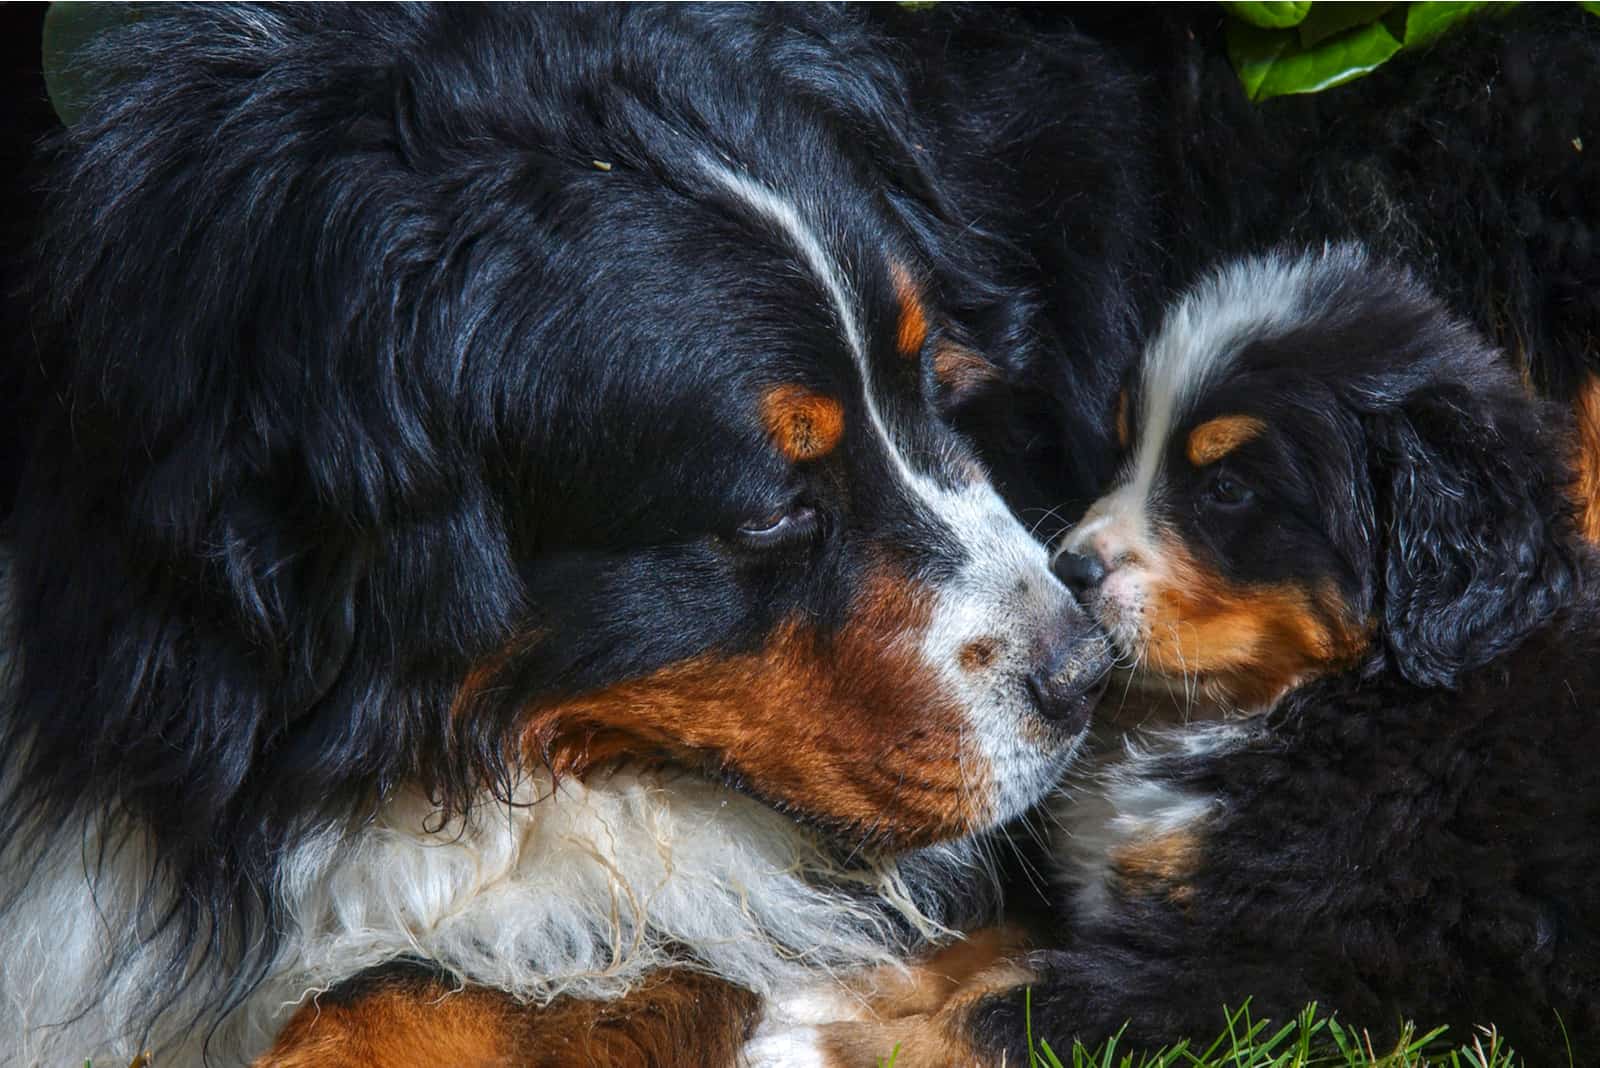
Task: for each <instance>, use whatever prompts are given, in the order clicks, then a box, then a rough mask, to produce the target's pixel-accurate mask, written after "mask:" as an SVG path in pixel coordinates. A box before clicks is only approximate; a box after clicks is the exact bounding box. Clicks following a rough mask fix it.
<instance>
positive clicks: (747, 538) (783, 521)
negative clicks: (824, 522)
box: [737, 502, 817, 549]
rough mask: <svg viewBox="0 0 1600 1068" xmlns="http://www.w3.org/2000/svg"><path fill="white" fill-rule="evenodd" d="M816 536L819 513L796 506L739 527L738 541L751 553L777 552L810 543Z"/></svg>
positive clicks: (800, 505) (807, 507) (806, 506)
mask: <svg viewBox="0 0 1600 1068" xmlns="http://www.w3.org/2000/svg"><path fill="white" fill-rule="evenodd" d="M816 532H817V510H816V509H815V508H812V507H810V506H809V505H804V504H800V503H798V502H796V503H795V504H791V505H789V506H788V507H786V508H780V509H779V510H778V511H776V512H773V513H772V514H771V515H767V516H763V517H762V518H760V519H757V520H755V521H753V522H750V523H743V524H740V526H739V529H738V531H737V540H738V542H739V544H740V545H743V546H744V547H746V548H748V549H776V548H780V547H783V546H787V545H794V544H796V543H798V542H802V541H807V540H810V538H811V537H812V536H813V535H815V534H816Z"/></svg>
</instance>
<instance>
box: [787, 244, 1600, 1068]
mask: <svg viewBox="0 0 1600 1068" xmlns="http://www.w3.org/2000/svg"><path fill="white" fill-rule="evenodd" d="M1127 396H1128V402H1127V405H1126V409H1125V421H1124V424H1123V425H1124V428H1125V431H1126V434H1127V438H1126V450H1125V455H1124V461H1123V465H1122V471H1121V474H1120V475H1119V477H1118V478H1117V479H1116V481H1115V484H1114V485H1113V487H1112V488H1111V489H1110V491H1109V492H1108V493H1107V494H1106V495H1105V496H1103V497H1102V498H1101V499H1100V500H1099V501H1098V502H1096V503H1095V504H1094V506H1093V507H1091V508H1090V509H1089V511H1088V513H1087V514H1086V515H1085V516H1084V518H1083V519H1082V521H1081V522H1080V523H1079V524H1078V525H1077V526H1076V527H1075V528H1074V529H1073V530H1072V531H1071V532H1070V533H1069V534H1068V536H1067V537H1066V538H1065V539H1064V541H1063V542H1062V544H1061V545H1060V546H1059V547H1058V552H1059V554H1060V555H1059V556H1058V561H1057V563H1058V568H1059V570H1060V571H1061V572H1062V574H1063V575H1064V576H1065V577H1066V578H1067V579H1068V580H1069V582H1070V583H1071V584H1072V585H1073V586H1074V588H1075V589H1076V591H1077V592H1078V593H1079V594H1080V596H1081V597H1082V598H1083V600H1084V602H1085V604H1086V605H1087V606H1088V607H1089V608H1090V609H1091V611H1092V612H1093V613H1094V614H1095V616H1096V617H1097V618H1098V620H1099V621H1100V622H1101V623H1102V625H1103V626H1104V627H1105V628H1106V630H1107V633H1108V634H1109V635H1110V637H1111V640H1112V642H1113V644H1114V646H1115V648H1116V651H1117V654H1118V658H1119V663H1120V664H1121V665H1122V666H1123V667H1124V668H1126V669H1127V672H1128V675H1129V678H1128V680H1127V685H1128V686H1130V687H1135V688H1136V687H1140V686H1145V685H1154V686H1156V687H1158V688H1163V689H1164V688H1166V687H1169V686H1178V687H1181V688H1184V689H1186V690H1187V691H1189V692H1190V693H1193V694H1198V695H1204V696H1205V697H1206V698H1208V699H1209V700H1210V701H1211V702H1213V703H1215V704H1219V705H1222V706H1224V707H1225V710H1226V711H1227V712H1228V713H1229V715H1227V716H1226V717H1224V718H1205V719H1197V720H1195V721H1194V722H1191V723H1189V724H1186V725H1182V726H1177V727H1170V728H1164V729H1161V730H1159V731H1153V732H1149V733H1147V734H1145V735H1144V736H1142V737H1141V736H1139V735H1133V736H1132V737H1131V738H1130V739H1129V740H1128V741H1127V743H1126V746H1125V747H1117V748H1116V749H1113V751H1111V752H1110V753H1109V754H1108V755H1106V756H1105V757H1104V758H1103V759H1102V760H1101V761H1100V762H1099V763H1098V765H1097V766H1096V767H1094V769H1093V770H1092V771H1090V772H1087V773H1085V774H1083V775H1080V776H1076V777H1074V778H1072V779H1070V780H1069V786H1068V787H1067V789H1066V790H1065V792H1064V794H1063V795H1062V798H1061V801H1060V803H1059V804H1058V805H1057V807H1056V809H1055V815H1056V816H1057V817H1058V819H1059V833H1058V835H1057V837H1056V842H1055V854H1056V859H1057V862H1058V865H1059V870H1058V872H1057V875H1058V882H1057V888H1058V895H1059V899H1058V906H1059V910H1060V914H1059V921H1060V923H1059V929H1058V933H1057V943H1056V947H1055V948H1052V949H1049V950H1045V951H1040V952H1037V953H1035V954H1033V955H1031V956H1026V957H1023V958H1020V959H1019V960H1018V961H1017V963H1015V964H1013V965H1010V966H1009V967H1007V968H1004V969H1000V970H994V971H990V972H989V973H987V974H985V975H980V976H978V977H976V978H975V979H974V980H973V981H971V982H970V983H969V984H968V985H967V986H966V987H965V988H964V989H963V990H961V991H958V992H957V993H956V995H955V996H953V997H951V998H950V999H949V1000H948V1002H946V1003H945V1005H944V1007H942V1008H940V1009H938V1010H937V1011H935V1012H932V1013H922V1014H906V1015H903V1016H900V1017H893V1016H885V1017H884V1018H882V1019H879V1020H877V1021H874V1022H868V1023H859V1024H854V1025H852V1024H835V1025H831V1026H824V1027H822V1028H819V1029H817V1030H816V1031H815V1032H814V1033H813V1036H812V1037H813V1040H814V1044H815V1048H816V1050H817V1051H818V1052H819V1054H820V1057H819V1059H820V1061H821V1063H824V1064H830V1065H833V1064H838V1065H857V1064H860V1065H867V1064H872V1063H874V1061H873V1057H874V1056H876V1057H879V1058H881V1057H883V1056H885V1055H886V1053H887V1051H888V1050H890V1049H892V1048H893V1047H894V1046H895V1045H896V1044H899V1045H900V1047H901V1054H900V1056H901V1058H902V1060H903V1061H904V1062H905V1063H909V1064H918V1065H957V1064H960V1065H966V1064H972V1063H981V1064H990V1063H994V1064H998V1063H1011V1064H1019V1063H1020V1064H1025V1063H1027V1058H1028V1050H1027V1048H1026V1041H1027V1038H1026V1036H1027V1035H1028V1033H1029V1027H1030V1025H1029V1023H1028V1021H1027V1019H1026V1017H1027V1016H1028V1015H1030V1014H1031V1032H1032V1033H1033V1034H1034V1035H1043V1036H1047V1037H1048V1038H1049V1039H1050V1041H1051V1042H1053V1043H1055V1044H1056V1048H1058V1049H1059V1048H1062V1046H1063V1045H1064V1044H1067V1043H1070V1042H1071V1041H1072V1039H1073V1038H1078V1039H1082V1040H1083V1041H1085V1042H1086V1043H1089V1044H1090V1045H1094V1044H1098V1043H1100V1042H1102V1041H1104V1040H1106V1039H1107V1038H1109V1037H1111V1036H1112V1035H1115V1034H1118V1033H1121V1034H1122V1038H1121V1040H1120V1045H1122V1046H1123V1047H1124V1048H1139V1047H1154V1046H1158V1045H1167V1044H1170V1043H1175V1042H1177V1041H1179V1040H1182V1039H1186V1038H1188V1039H1194V1038H1203V1037H1206V1036H1208V1035H1211V1034H1215V1033H1216V1031H1217V1030H1218V1029H1219V1028H1220V1026H1221V1024H1222V1011H1223V1007H1224V1006H1231V1007H1233V1008H1240V1007H1242V1006H1244V1005H1245V1004H1246V1002H1248V1003H1249V1006H1250V1011H1251V1014H1252V1017H1253V1018H1257V1019H1259V1018H1262V1017H1267V1018H1271V1019H1273V1020H1276V1021H1278V1022H1285V1021H1287V1020H1289V1019H1291V1018H1293V1017H1294V1016H1295V1015H1296V1014H1297V1013H1298V1012H1299V1011H1300V1010H1301V1009H1302V1008H1303V1007H1304V1006H1305V1005H1306V1004H1308V1003H1310V1002H1315V1003H1316V1004H1317V1005H1318V1006H1319V1007H1320V1008H1322V1009H1323V1010H1327V1011H1335V1012H1337V1013H1338V1016H1339V1018H1340V1019H1341V1020H1342V1021H1343V1022H1344V1024H1346V1025H1348V1026H1353V1027H1354V1028H1357V1029H1359V1030H1360V1031H1366V1032H1369V1033H1370V1034H1371V1035H1372V1036H1374V1041H1383V1040H1384V1039H1385V1038H1392V1037H1393V1036H1394V1035H1395V1033H1396V1031H1397V1030H1398V1028H1399V1026H1400V1025H1401V1023H1402V1022H1403V1021H1406V1020H1417V1021H1427V1022H1429V1023H1446V1024H1449V1025H1450V1027H1451V1033H1452V1034H1453V1035H1455V1036H1458V1037H1461V1038H1464V1037H1465V1036H1466V1035H1468V1034H1470V1033H1471V1031H1472V1028H1473V1027H1474V1026H1475V1025H1487V1024H1490V1023H1492V1024H1494V1025H1495V1026H1497V1027H1498V1028H1499V1030H1500V1032H1501V1034H1502V1035H1503V1036H1505V1038H1506V1039H1507V1040H1508V1041H1509V1043H1510V1044H1511V1045H1512V1046H1513V1047H1514V1048H1515V1049H1516V1050H1517V1051H1518V1052H1519V1053H1520V1054H1521V1055H1522V1056H1523V1057H1524V1058H1525V1060H1526V1063H1528V1064H1529V1065H1540V1066H1543V1065H1556V1064H1567V1063H1569V1061H1568V1055H1569V1051H1573V1050H1582V1049H1585V1048H1590V1047H1592V1046H1593V1044H1594V1042H1595V1041H1596V1040H1597V1039H1600V1001H1597V999H1596V997H1595V992H1596V990H1600V926H1597V922H1596V917H1600V884H1597V882H1596V879H1595V873H1596V872H1597V871H1600V845H1597V844H1596V842H1595V838H1594V834H1593V830H1594V827H1595V826H1596V821H1597V820H1600V708H1597V696H1600V607H1597V605H1596V599H1595V598H1596V592H1595V586H1594V583H1593V579H1594V577H1595V576H1596V574H1600V572H1597V570H1596V563H1597V561H1596V558H1595V556H1594V551H1593V550H1592V548H1590V547H1589V546H1588V544H1587V543H1586V542H1584V541H1583V540H1582V539H1581V538H1580V537H1579V535H1578V534H1577V532H1576V530H1575V529H1574V522H1573V517H1572V505H1571V502H1570V499H1569V498H1568V496H1567V493H1566V488H1567V483H1568V477H1569V471H1568V463H1567V459H1568V457H1567V456H1566V452H1565V449H1564V438H1563V434H1564V431H1565V420H1564V419H1563V415H1562V409H1561V408H1560V407H1559V406H1556V405H1553V404H1550V403H1548V402H1543V401H1538V400H1535V399H1532V398H1531V397H1530V396H1529V394H1528V393H1527V391H1526V389H1525V387H1524V384H1523V383H1522V382H1521V380H1520V379H1519V376H1518V375H1517V373H1516V371H1515V370H1514V368H1513V366H1512V365H1511V363H1510V362H1509V361H1508V360H1506V359H1505V358H1504V357H1503V355H1502V354H1501V353H1500V352H1498V351H1497V350H1496V349H1494V348H1493V347H1492V346H1490V345H1489V344H1487V343H1486V342H1485V341H1484V340H1483V339H1482V337H1481V336H1480V335H1479V334H1477V333H1476V332H1475V331H1473V330H1472V329H1470V328H1469V327H1467V326H1466V325H1465V324H1464V323H1463V322H1462V321H1460V320H1459V319H1458V318H1456V317H1455V316H1454V315H1452V314H1450V313H1448V312H1446V311H1445V310H1444V308H1443V307H1442V306H1441V304H1440V303H1439V302H1438V301H1437V300H1436V299H1434V298H1433V297H1432V296H1431V295H1430V294H1429V293H1428V292H1427V290H1426V289H1425V288H1424V287H1422V286H1421V285H1419V284H1418V282H1417V281H1416V280H1415V278H1414V277H1413V276H1412V275H1410V274H1408V273H1405V272H1402V271H1399V270H1396V269H1393V268H1391V267H1388V266H1386V265H1384V264H1383V263H1381V262H1379V261H1377V260H1375V259H1373V258H1371V257H1370V256H1369V255H1368V254H1366V253H1365V252H1364V251H1363V250H1361V249H1360V248H1359V247H1357V246H1349V245H1346V246H1333V247H1330V248H1327V249H1325V250H1324V251H1323V252H1322V253H1320V254H1309V255H1298V256H1296V255H1290V254H1288V253H1284V252H1279V253H1275V254H1270V255H1266V256H1261V257H1256V258H1248V259H1243V260H1238V261H1233V262H1230V263H1229V264H1228V265H1227V266H1225V267H1223V268H1222V269H1221V270H1218V271H1216V272H1215V273H1213V274H1212V275H1210V276H1209V277H1208V278H1206V279H1205V280H1204V281H1202V282H1201V283H1200V284H1199V285H1197V286H1196V287H1195V288H1194V289H1193V290H1192V291H1191V292H1190V293H1188V294H1187V295H1186V296H1185V297H1184V298H1183V299H1182V300H1181V301H1179V302H1178V303H1177V304H1176V305H1175V306H1174V307H1173V308H1172V309H1171V310H1170V311H1169V313H1168V315H1167V316H1166V319H1165V321H1164V323H1163V325H1162V327H1161V328H1160V330H1159V331H1158V332H1157V333H1156V335H1155V336H1154V338H1153V339H1152V341H1151V343H1150V344H1149V346H1148V348H1147V349H1146V351H1145V354H1144V358H1143V360H1142V362H1141V364H1140V366H1139V368H1138V370H1137V372H1136V374H1135V376H1134V378H1133V380H1132V382H1131V384H1130V388H1129V391H1128V394H1127ZM1119 689H1120V686H1119V685H1114V686H1113V691H1112V695H1111V696H1110V697H1108V698H1107V701H1108V702H1114V701H1116V700H1117V699H1118V698H1117V693H1118V690H1119ZM997 986H1003V987H1004V989H1001V990H996V989H995V988H996V987H997ZM1124 1028H1125V1030H1124ZM791 1043H792V1044H793V1045H796V1046H799V1045H801V1043H800V1041H799V1040H798V1038H795V1037H794V1036H791ZM1573 1063H1575V1062H1573Z"/></svg>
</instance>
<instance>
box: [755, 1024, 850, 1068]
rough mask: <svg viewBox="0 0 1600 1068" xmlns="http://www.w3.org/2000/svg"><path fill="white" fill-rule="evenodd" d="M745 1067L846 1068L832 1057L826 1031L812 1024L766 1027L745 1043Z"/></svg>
mask: <svg viewBox="0 0 1600 1068" xmlns="http://www.w3.org/2000/svg"><path fill="white" fill-rule="evenodd" d="M741 1063H742V1065H743V1066H744V1068H845V1066H844V1065H842V1064H840V1062H839V1061H838V1060H836V1059H834V1058H833V1057H831V1056H830V1055H829V1054H828V1051H827V1049H826V1048H825V1045H824V1042H823V1032H822V1028H820V1027H815V1026H812V1025H809V1024H799V1025H796V1026H793V1027H787V1028H773V1029H770V1030H768V1029H767V1028H766V1027H765V1026H763V1028H762V1029H761V1030H760V1031H758V1032H757V1033H756V1036H755V1037H754V1038H752V1039H751V1040H750V1041H749V1042H747V1043H745V1047H744V1054H743V1060H742V1061H741Z"/></svg>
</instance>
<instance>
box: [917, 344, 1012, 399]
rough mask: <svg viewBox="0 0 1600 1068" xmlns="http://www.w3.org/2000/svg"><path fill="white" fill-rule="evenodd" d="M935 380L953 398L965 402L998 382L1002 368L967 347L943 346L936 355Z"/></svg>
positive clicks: (934, 362) (934, 358)
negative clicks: (969, 396) (972, 394)
mask: <svg viewBox="0 0 1600 1068" xmlns="http://www.w3.org/2000/svg"><path fill="white" fill-rule="evenodd" d="M933 377H934V380H935V381H937V382H938V383H939V385H941V386H943V387H944V388H945V389H946V390H948V391H949V393H950V395H951V396H952V397H954V398H956V399H963V398H965V397H966V396H967V395H968V394H970V393H975V392H977V391H978V390H979V389H981V388H983V387H984V386H986V385H988V384H989V383H990V382H993V381H995V380H996V379H998V378H999V377H1000V368H998V367H996V366H995V365H994V364H992V363H990V362H989V361H988V360H986V359H984V358H983V357H982V356H980V355H979V354H978V353H976V352H973V351H972V350H971V349H969V348H967V347H966V346H964V345H956V344H953V343H941V344H940V345H939V347H938V348H937V349H935V350H934V353H933Z"/></svg>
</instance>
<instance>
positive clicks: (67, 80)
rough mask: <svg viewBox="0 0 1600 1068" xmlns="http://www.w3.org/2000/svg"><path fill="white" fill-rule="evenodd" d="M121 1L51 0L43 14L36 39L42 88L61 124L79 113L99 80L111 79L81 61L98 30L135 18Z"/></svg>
mask: <svg viewBox="0 0 1600 1068" xmlns="http://www.w3.org/2000/svg"><path fill="white" fill-rule="evenodd" d="M138 17H139V16H138V14H137V12H136V11H134V10H132V9H130V8H129V7H128V6H127V5H124V4H109V3H87V2H85V3H61V2H59V0H58V2H56V3H52V4H51V5H50V6H49V7H48V8H47V9H46V10H45V13H44V34H43V38H42V40H41V41H40V49H41V59H42V62H43V67H44V86H45V91H46V92H47V93H48V94H49V96H50V106H51V107H52V108H54V109H55V113H56V115H57V116H58V117H59V118H60V119H61V122H62V123H63V124H64V125H67V126H71V125H72V124H73V123H74V122H75V121H77V119H78V117H79V115H81V114H82V113H83V109H84V107H85V106H86V105H87V104H88V102H89V96H90V94H91V93H92V92H93V90H94V88H95V85H96V83H97V82H99V81H103V80H106V79H108V78H114V77H115V76H116V75H115V74H114V73H112V72H106V71H92V70H90V69H88V67H87V66H86V64H85V63H84V62H83V61H82V58H81V53H82V51H83V48H84V46H85V45H87V44H88V43H89V42H90V41H91V40H93V39H94V37H95V36H96V35H98V34H99V33H100V32H101V31H102V30H106V29H109V28H110V27H112V26H116V25H119V24H121V23H123V22H126V21H127V20H129V19H131V18H138Z"/></svg>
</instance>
